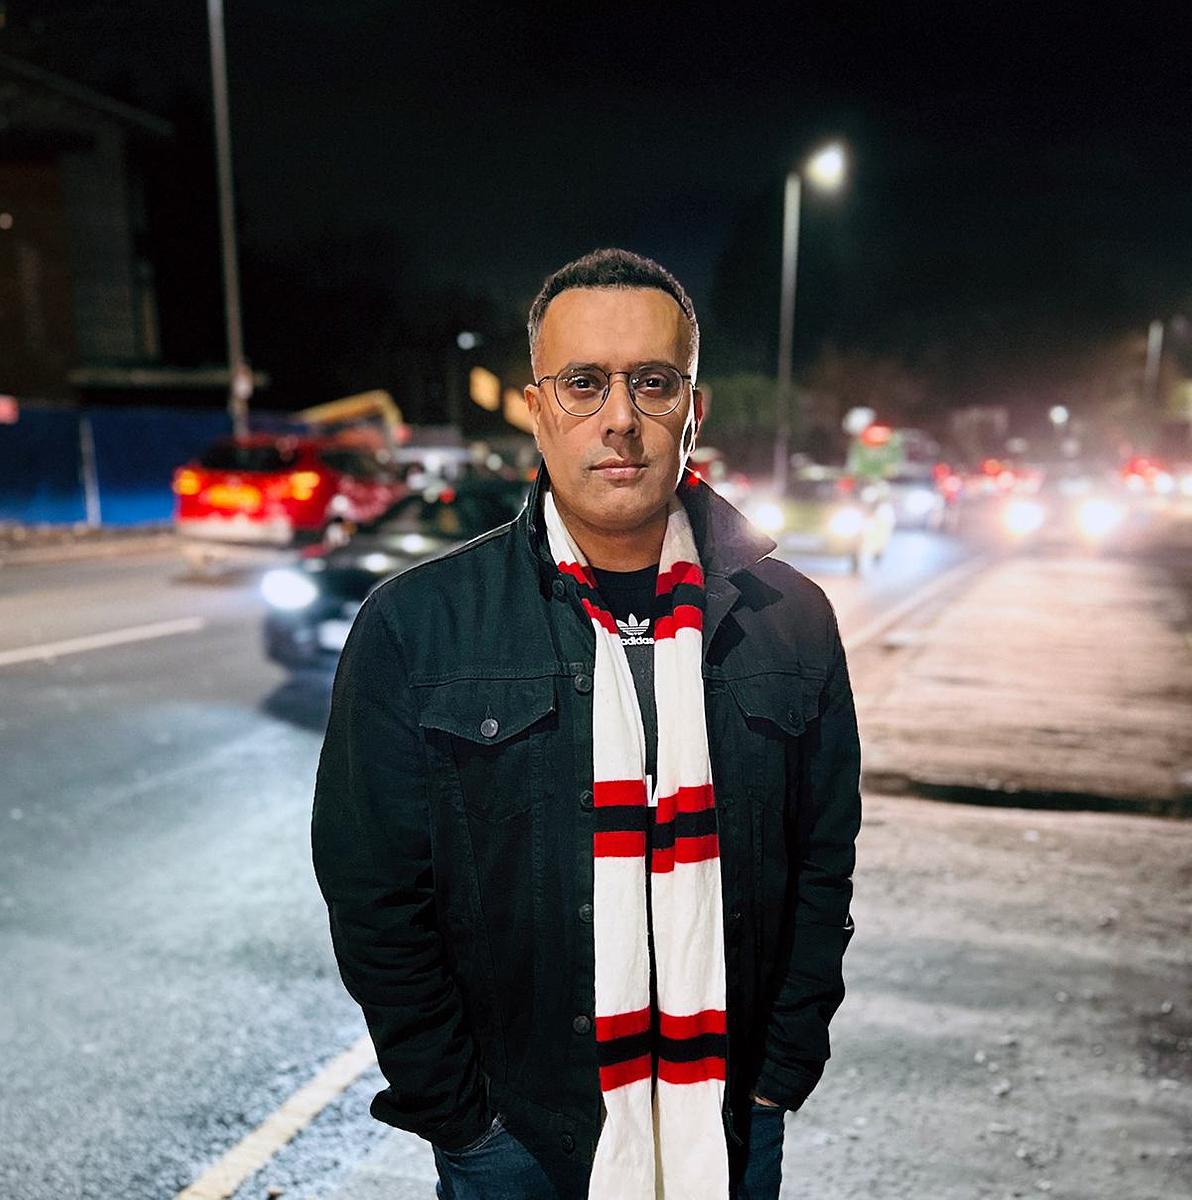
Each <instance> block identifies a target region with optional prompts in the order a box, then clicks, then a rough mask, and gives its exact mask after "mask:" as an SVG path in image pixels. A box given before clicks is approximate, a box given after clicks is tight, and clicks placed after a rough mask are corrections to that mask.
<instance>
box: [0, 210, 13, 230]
mask: <svg viewBox="0 0 1192 1200" xmlns="http://www.w3.org/2000/svg"><path fill="white" fill-rule="evenodd" d="M11 228H12V213H10V212H0V229H11Z"/></svg>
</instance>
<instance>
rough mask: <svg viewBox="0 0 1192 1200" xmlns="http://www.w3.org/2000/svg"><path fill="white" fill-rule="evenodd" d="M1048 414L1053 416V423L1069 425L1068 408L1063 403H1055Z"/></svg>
mask: <svg viewBox="0 0 1192 1200" xmlns="http://www.w3.org/2000/svg"><path fill="white" fill-rule="evenodd" d="M1047 415H1048V416H1049V417H1050V418H1051V423H1052V424H1053V425H1067V423H1068V410H1067V409H1066V408H1065V407H1064V406H1063V405H1062V404H1053V405H1052V406H1051V408H1049V409H1048V410H1047Z"/></svg>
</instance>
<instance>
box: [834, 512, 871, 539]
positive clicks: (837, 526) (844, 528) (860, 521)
mask: <svg viewBox="0 0 1192 1200" xmlns="http://www.w3.org/2000/svg"><path fill="white" fill-rule="evenodd" d="M864 526H865V514H864V513H862V512H861V510H860V509H859V508H838V509H837V510H836V511H835V512H834V513H833V514H832V516H831V518H830V519H829V520H828V528H829V529H830V530H831V531H832V532H833V533H834V534H836V536H837V537H853V536H854V535H855V534H858V533H860V532H861V530H862V529H863V528H864Z"/></svg>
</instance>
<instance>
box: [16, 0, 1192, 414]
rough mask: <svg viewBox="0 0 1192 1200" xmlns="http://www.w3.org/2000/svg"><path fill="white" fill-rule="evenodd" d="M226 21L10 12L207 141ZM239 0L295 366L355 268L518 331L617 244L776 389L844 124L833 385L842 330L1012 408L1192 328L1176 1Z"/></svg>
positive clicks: (1191, 53)
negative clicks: (784, 311)
mask: <svg viewBox="0 0 1192 1200" xmlns="http://www.w3.org/2000/svg"><path fill="white" fill-rule="evenodd" d="M204 8H205V6H204V5H203V4H202V3H201V2H200V0H192V2H191V3H189V4H186V5H183V4H180V3H178V2H177V0H157V2H152V0H143V2H142V3H135V4H134V3H105V4H102V5H101V4H95V3H82V2H79V0H69V2H58V3H54V4H52V5H49V6H46V5H30V4H22V3H19V2H12V3H9V4H8V5H7V10H8V24H7V28H6V29H5V30H4V31H2V32H0V49H7V50H8V51H9V52H10V53H13V54H18V55H23V56H24V57H26V58H28V59H30V60H31V61H35V62H38V63H40V64H41V65H44V66H47V67H51V68H53V69H57V70H59V71H61V72H63V73H64V74H68V75H71V76H72V77H74V78H77V79H81V80H84V81H86V82H88V83H90V84H92V85H93V86H96V87H98V88H100V89H102V90H105V91H107V92H109V93H110V94H114V95H118V96H120V97H122V98H124V99H127V100H131V101H133V102H135V103H138V104H140V105H142V106H143V107H146V108H149V109H151V110H152V111H155V112H159V113H162V114H163V115H166V116H170V117H172V118H174V119H177V118H178V115H179V113H181V112H186V111H190V112H192V113H194V114H196V120H198V121H199V124H200V125H201V121H202V119H204V117H205V109H204V106H205V105H206V104H207V103H208V101H207V94H208V83H207V76H206V71H207V59H206V53H207V49H206V41H205V20H204V18H205V13H204ZM227 8H228V13H227V37H228V56H229V73H230V88H231V108H232V123H233V140H234V144H235V156H236V157H235V166H236V173H237V180H236V183H237V190H238V204H239V209H240V231H241V239H242V247H243V252H244V255H245V260H246V267H245V271H246V281H245V288H246V294H248V296H249V298H250V299H249V314H248V321H249V335H250V351H252V349H253V347H252V345H251V341H252V337H253V333H254V329H253V324H254V321H255V322H256V325H257V332H258V335H259V336H258V339H257V343H258V348H259V347H260V346H261V345H262V344H264V345H265V346H266V347H267V348H268V353H270V354H272V355H273V356H274V357H277V356H279V355H280V353H281V350H280V347H281V340H282V338H283V337H284V325H282V324H279V323H278V322H276V321H275V320H272V319H271V318H270V317H268V316H265V315H262V314H263V311H264V310H265V309H266V308H268V309H270V311H272V310H273V309H274V308H276V303H275V302H274V301H276V298H277V295H278V294H279V289H280V290H284V286H283V283H282V281H283V280H285V281H289V284H290V285H293V286H295V287H297V288H298V290H299V291H301V287H302V286H304V284H305V282H307V281H308V280H309V279H310V278H312V277H314V276H318V275H319V274H320V272H322V273H324V274H328V273H329V274H330V275H331V276H335V277H336V278H335V279H334V281H332V282H330V283H328V284H327V286H328V288H329V289H330V290H329V291H328V292H327V293H326V294H327V295H328V296H333V295H334V296H339V297H342V296H343V295H344V293H345V291H349V290H350V278H351V277H350V272H351V271H352V270H358V271H359V272H360V274H361V276H363V277H369V276H371V277H372V279H371V282H369V281H368V280H367V279H362V280H361V286H362V288H364V290H365V291H367V290H368V288H370V287H371V288H372V291H371V292H370V293H369V294H370V295H372V296H374V298H376V305H375V306H374V309H373V310H372V311H373V313H374V318H376V319H378V320H380V321H382V322H383V321H384V320H387V319H389V317H390V316H392V319H393V320H394V321H396V322H397V323H398V324H399V325H400V324H401V322H402V321H403V320H404V321H406V323H407V325H408V324H409V316H408V314H409V313H410V312H412V311H418V310H420V309H422V310H424V309H425V306H426V304H427V303H428V299H427V298H428V297H429V298H431V299H430V301H429V303H430V305H431V307H432V308H433V307H434V304H435V303H438V302H439V301H442V302H443V303H446V304H448V305H449V306H450V305H456V306H457V307H456V308H455V309H454V310H453V311H452V312H451V313H450V314H448V315H446V316H444V318H443V319H444V321H445V322H446V323H447V324H451V322H453V321H454V322H456V323H458V322H459V321H460V320H464V319H466V318H467V316H469V315H472V316H474V319H475V320H476V321H480V322H488V323H489V324H490V325H491V326H493V328H494V331H495V330H496V328H497V327H502V328H504V329H506V330H508V329H511V328H516V326H517V325H518V323H519V322H520V321H521V320H522V319H523V314H524V311H525V308H526V307H527V306H528V304H529V301H530V299H531V298H532V296H533V294H534V292H535V290H536V289H537V287H538V285H539V283H540V282H541V279H542V277H543V276H544V275H545V274H546V273H547V272H549V271H550V270H551V269H553V268H554V267H556V266H558V265H560V264H561V263H562V262H564V261H566V260H567V259H569V258H571V257H574V256H575V255H577V254H580V253H583V252H584V251H586V250H589V249H592V248H594V247H596V246H599V245H609V244H619V245H624V246H627V247H629V248H632V249H635V250H638V251H640V252H642V253H646V254H649V255H651V256H654V257H656V258H658V259H659V260H660V261H662V262H663V263H664V264H665V265H667V266H669V267H670V268H671V269H672V270H673V271H675V273H676V274H677V275H678V276H679V277H680V278H681V279H682V280H683V281H684V283H685V284H686V285H687V286H688V288H689V290H690V291H691V293H692V296H693V298H694V300H695V303H696V307H697V311H698V312H699V314H700V317H701V322H702V323H703V324H704V326H705V347H704V356H703V362H702V369H703V371H704V372H705V373H712V374H716V373H722V372H723V373H727V372H729V371H735V370H758V371H772V370H773V357H774V352H775V345H776V328H775V327H776V324H777V317H776V312H777V292H778V269H779V265H778V258H779V246H780V217H781V193H782V179H783V175H784V173H785V171H786V169H787V167H788V166H789V165H791V164H792V163H793V162H794V161H796V159H797V158H798V157H799V156H801V155H802V154H804V153H805V152H806V151H808V150H809V149H811V148H813V147H814V146H815V145H816V143H817V142H818V141H820V140H821V139H823V138H825V137H828V136H840V137H842V138H844V139H845V140H846V141H847V142H848V144H849V147H850V150H851V153H852V156H853V162H852V173H851V176H850V179H849V181H848V186H847V188H846V190H845V191H844V192H843V193H842V194H841V195H839V196H836V197H832V198H825V197H813V196H810V195H807V196H806V202H805V209H804V221H803V230H802V240H801V261H800V277H799V309H798V319H797V335H796V343H797V359H798V363H799V365H800V368H801V369H802V370H804V371H805V370H807V369H809V368H810V367H811V366H812V365H813V364H814V363H815V362H816V361H817V359H818V358H819V356H820V355H822V353H823V351H824V348H825V346H828V345H832V346H834V347H836V348H838V349H840V350H843V351H846V352H848V351H856V352H858V353H864V354H870V355H891V356H894V357H895V358H897V359H898V360H899V361H900V362H902V363H905V364H906V365H907V366H908V368H911V369H915V370H920V371H924V372H926V373H928V374H929V375H930V377H931V379H932V380H933V386H934V387H935V389H936V392H937V393H938V394H940V395H942V396H945V398H946V399H951V400H960V399H997V398H1002V397H1007V396H1008V397H1011V398H1013V396H1015V395H1020V394H1021V393H1022V391H1023V389H1029V388H1030V387H1031V386H1033V385H1034V384H1037V383H1038V382H1039V381H1041V380H1042V381H1047V380H1051V381H1054V380H1055V379H1056V377H1057V376H1059V375H1062V374H1063V372H1065V371H1068V370H1070V369H1071V366H1072V363H1073V362H1074V361H1078V360H1080V359H1081V358H1082V356H1087V355H1088V354H1089V353H1090V352H1091V350H1092V348H1093V347H1096V346H1101V345H1106V344H1109V343H1111V342H1112V341H1113V340H1114V339H1121V338H1123V337H1125V336H1127V335H1129V334H1132V333H1133V334H1135V335H1140V334H1141V333H1143V332H1144V331H1145V327H1146V324H1147V322H1148V321H1149V320H1151V319H1152V318H1153V317H1163V318H1169V317H1171V316H1173V315H1174V314H1176V313H1179V312H1181V311H1182V312H1185V313H1188V315H1189V316H1192V312H1190V311H1189V310H1190V309H1192V229H1190V224H1189V217H1190V215H1192V104H1190V101H1192V23H1190V21H1189V19H1188V17H1187V16H1186V15H1178V16H1177V15H1176V14H1177V10H1176V9H1175V8H1170V9H1169V8H1165V7H1164V6H1161V5H1159V6H1154V5H1152V6H1148V7H1138V6H1130V7H1129V8H1127V7H1126V6H1120V7H1118V8H1116V9H1114V8H1108V9H1107V8H1103V7H1096V6H1091V5H1087V4H1082V5H1071V6H1068V5H1065V6H1059V5H1054V4H1050V5H1039V4H1035V5H1004V4H1003V5H998V4H989V5H984V6H980V9H979V11H978V9H977V7H976V6H972V5H967V4H959V3H957V4H950V5H934V6H933V5H871V4H857V3H836V4H830V5H828V4H823V5H788V6H784V7H782V8H777V9H773V10H761V9H749V10H745V11H747V12H748V14H749V15H742V12H741V11H737V10H736V9H734V8H733V7H731V6H728V5H721V6H692V7H685V8H682V9H680V8H679V7H677V6H676V7H675V8H673V9H672V8H664V7H661V6H659V7H650V6H645V5H638V6H624V7H622V6H618V5H601V6H599V7H589V6H579V7H575V8H573V9H572V10H570V11H569V12H567V13H566V14H563V13H561V12H555V13H554V14H553V15H552V14H549V13H548V12H546V11H545V10H544V11H543V12H542V13H533V12H531V11H530V10H527V9H521V10H518V11H511V10H510V9H508V8H504V7H498V6H495V5H479V4H439V5H431V4H426V3H421V2H413V0H407V2H405V3H383V2H380V0H341V2H337V3H316V2H314V0H284V2H283V0H228V3H227ZM556 8H559V9H561V8H562V6H556ZM1044 10H1045V11H1044ZM1183 11H1184V12H1186V11H1187V10H1186V9H1184V10H1183ZM188 106H189V107H188ZM184 127H185V126H184ZM204 152H205V151H204ZM320 247H323V250H322V251H321V250H320ZM327 247H336V248H337V249H336V250H335V251H333V252H331V253H328V252H327V251H326V248H327ZM341 251H342V253H341ZM254 270H256V271H259V272H261V274H262V279H263V278H264V276H265V275H267V274H269V272H270V271H272V272H273V278H272V281H271V282H259V283H257V284H254V281H253V279H252V274H253V272H254ZM345 273H347V278H345V277H344V276H345ZM295 281H298V282H297V283H295ZM269 296H271V297H273V301H267V300H266V299H265V297H269ZM253 297H256V299H255V300H254V299H253ZM444 297H454V298H455V299H452V300H443V298H444ZM435 298H438V299H437V300H436V299H435ZM254 305H255V306H256V309H257V312H256V315H255V316H254V311H253V306H254ZM399 311H401V312H405V313H406V314H407V316H406V317H402V318H399V317H398V316H397V315H396V314H397V313H398V312H399ZM378 312H379V314H380V316H379V317H378V316H377V313H378ZM387 314H388V315H387ZM355 327H356V328H359V320H358V319H357V321H356V326H355ZM299 353H300V352H299ZM258 358H259V353H258ZM263 365H266V366H267V367H268V366H270V365H272V366H273V367H274V369H276V367H277V364H276V363H274V364H263Z"/></svg>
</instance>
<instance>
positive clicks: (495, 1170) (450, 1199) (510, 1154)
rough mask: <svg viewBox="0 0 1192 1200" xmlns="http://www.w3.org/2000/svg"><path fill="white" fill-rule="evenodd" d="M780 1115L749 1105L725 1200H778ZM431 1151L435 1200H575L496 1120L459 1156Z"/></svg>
mask: <svg viewBox="0 0 1192 1200" xmlns="http://www.w3.org/2000/svg"><path fill="white" fill-rule="evenodd" d="M785 1113H786V1110H785V1109H782V1108H773V1107H770V1106H768V1105H762V1104H755V1105H754V1106H753V1117H752V1120H751V1121H750V1127H749V1159H748V1163H747V1165H746V1167H745V1176H744V1178H743V1179H742V1180H741V1182H740V1183H739V1184H738V1185H737V1187H736V1189H735V1190H734V1192H733V1194H732V1197H731V1200H778V1189H779V1187H780V1186H781V1184H782V1135H783V1131H784V1127H785V1122H784V1120H783V1117H784V1116H785ZM434 1151H435V1167H436V1168H437V1170H438V1172H439V1182H438V1184H437V1185H436V1187H435V1195H436V1196H437V1197H438V1200H579V1198H578V1197H572V1196H561V1195H560V1194H559V1192H558V1191H557V1190H556V1189H555V1187H554V1185H553V1184H552V1183H551V1182H550V1180H549V1179H548V1178H547V1177H546V1173H545V1172H544V1171H543V1169H542V1167H541V1166H540V1165H539V1163H538V1160H537V1159H536V1158H535V1157H534V1156H533V1155H532V1154H531V1153H530V1152H529V1151H528V1150H527V1149H526V1148H525V1146H523V1145H522V1144H521V1142H519V1141H518V1140H517V1138H515V1137H514V1136H513V1134H511V1133H510V1132H509V1130H507V1129H506V1128H505V1127H504V1125H503V1124H502V1123H501V1118H500V1117H497V1118H496V1120H494V1121H493V1123H492V1126H491V1127H490V1128H489V1130H488V1132H487V1133H486V1134H485V1135H484V1136H483V1137H482V1138H481V1139H480V1140H479V1141H478V1142H473V1143H472V1145H471V1146H468V1147H466V1148H465V1149H463V1150H456V1151H454V1152H448V1151H444V1150H440V1149H439V1148H438V1147H437V1146H436V1147H435V1148H434Z"/></svg>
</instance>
